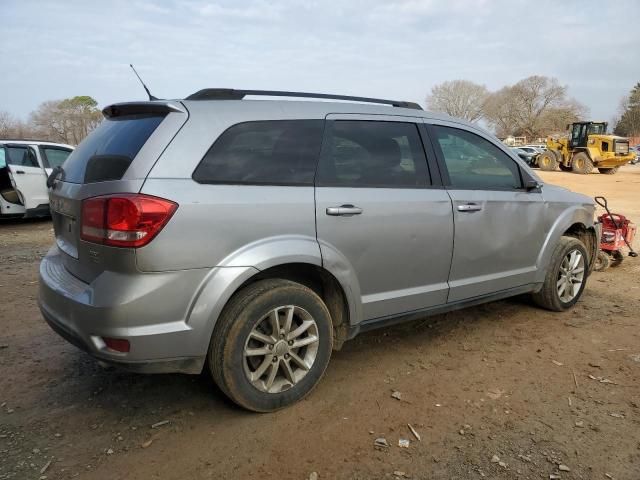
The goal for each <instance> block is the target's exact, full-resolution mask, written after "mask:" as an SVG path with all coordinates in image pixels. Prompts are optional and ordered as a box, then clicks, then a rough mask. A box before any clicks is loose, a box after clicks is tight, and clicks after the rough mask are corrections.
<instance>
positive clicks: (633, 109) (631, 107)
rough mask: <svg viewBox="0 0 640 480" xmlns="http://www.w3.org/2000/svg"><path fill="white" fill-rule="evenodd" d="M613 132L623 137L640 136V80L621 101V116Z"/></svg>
mask: <svg viewBox="0 0 640 480" xmlns="http://www.w3.org/2000/svg"><path fill="white" fill-rule="evenodd" d="M613 133H615V134H616V135H621V136H623V137H638V136H640V82H638V83H637V84H636V85H635V87H633V88H632V89H631V92H629V95H627V96H626V97H624V98H623V99H622V101H621V102H620V116H619V118H618V119H617V121H616V126H615V128H614V129H613Z"/></svg>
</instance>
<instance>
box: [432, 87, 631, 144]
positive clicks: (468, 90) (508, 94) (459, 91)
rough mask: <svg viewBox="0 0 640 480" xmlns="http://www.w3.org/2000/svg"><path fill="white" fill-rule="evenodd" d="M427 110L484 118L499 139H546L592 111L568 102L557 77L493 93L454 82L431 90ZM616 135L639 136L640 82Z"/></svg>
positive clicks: (474, 119)
mask: <svg viewBox="0 0 640 480" xmlns="http://www.w3.org/2000/svg"><path fill="white" fill-rule="evenodd" d="M426 103H427V107H428V108H429V109H430V110H433V111H436V112H443V113H447V114H449V115H451V116H452V117H458V118H463V119H465V120H468V121H470V122H478V121H480V120H483V121H484V122H486V124H487V125H488V126H489V127H490V128H491V129H492V130H493V131H494V132H495V133H496V135H497V136H498V137H507V136H509V135H512V136H526V137H529V138H536V137H546V136H548V135H554V134H561V133H564V132H565V131H566V125H567V124H569V123H571V122H574V121H577V120H587V119H588V118H587V116H588V113H589V111H588V109H587V107H586V106H584V105H583V104H581V103H580V102H578V101H577V100H575V99H573V98H570V97H569V96H568V94H567V87H566V86H565V85H560V83H559V82H558V80H557V79H555V78H549V77H544V76H539V75H534V76H531V77H528V78H525V79H523V80H520V81H519V82H517V83H516V84H514V85H507V86H505V87H502V88H501V89H500V90H498V91H495V92H490V91H489V90H488V89H487V87H485V86H484V85H478V84H477V83H473V82H470V81H468V80H453V81H448V82H444V83H441V84H439V85H436V86H434V87H433V88H432V89H431V93H430V94H429V95H428V96H427V99H426ZM613 124H614V126H613V132H614V133H615V134H616V135H622V136H626V137H630V136H638V135H640V82H639V83H638V84H637V85H636V86H635V87H633V89H632V90H631V92H630V93H629V95H628V96H626V97H624V98H623V99H622V101H621V105H620V112H619V116H618V118H617V119H614V122H613Z"/></svg>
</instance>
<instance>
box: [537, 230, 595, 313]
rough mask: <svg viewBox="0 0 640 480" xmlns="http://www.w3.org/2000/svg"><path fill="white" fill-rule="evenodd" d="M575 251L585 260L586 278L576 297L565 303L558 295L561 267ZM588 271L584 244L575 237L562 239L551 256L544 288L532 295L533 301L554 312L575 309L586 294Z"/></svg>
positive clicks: (587, 256) (587, 257)
mask: <svg viewBox="0 0 640 480" xmlns="http://www.w3.org/2000/svg"><path fill="white" fill-rule="evenodd" d="M574 250H577V251H578V252H580V253H581V254H582V256H583V258H584V269H585V270H584V277H583V280H582V284H581V285H580V288H579V290H578V292H577V294H576V295H575V297H573V298H572V299H571V300H569V301H566V302H565V301H563V300H562V299H561V298H560V295H559V294H558V281H559V280H560V278H561V272H560V267H561V265H562V262H563V260H564V259H565V257H566V256H567V255H569V254H570V253H571V252H572V251H574ZM588 271H589V255H588V253H587V249H586V247H585V246H584V243H582V242H581V241H580V240H578V239H577V238H574V237H560V241H559V242H558V244H557V245H556V248H555V250H554V251H553V254H552V255H551V261H550V262H549V268H548V269H547V274H546V276H545V279H544V283H543V285H542V288H541V289H540V291H538V292H535V293H533V294H532V298H533V301H534V302H535V303H536V304H537V305H539V306H540V307H542V308H546V309H547V310H552V311H554V312H562V311H564V310H567V309H569V308H571V307H573V306H574V305H575V304H576V302H577V301H578V300H579V299H580V297H581V296H582V292H584V287H585V286H586V284H587V272H588Z"/></svg>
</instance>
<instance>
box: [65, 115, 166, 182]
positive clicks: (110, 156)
mask: <svg viewBox="0 0 640 480" xmlns="http://www.w3.org/2000/svg"><path fill="white" fill-rule="evenodd" d="M163 119H164V115H126V116H122V117H113V118H105V119H104V120H103V121H102V123H101V124H100V125H99V126H98V128H96V129H95V130H94V131H93V132H91V133H90V134H89V136H88V137H87V138H85V139H84V140H83V141H82V142H81V143H80V145H78V148H76V149H75V150H74V151H73V153H72V154H71V155H69V158H68V159H67V160H66V162H65V165H64V181H65V182H71V183H94V182H104V181H107V180H119V179H121V178H122V176H123V175H124V173H125V172H126V171H127V168H129V165H131V162H132V161H133V159H134V158H135V156H136V155H137V154H138V152H139V151H140V149H141V148H142V146H143V145H144V144H145V143H146V142H147V140H148V139H149V137H150V136H151V134H152V133H153V132H154V131H155V129H156V128H157V127H158V125H160V123H161V122H162V120H163Z"/></svg>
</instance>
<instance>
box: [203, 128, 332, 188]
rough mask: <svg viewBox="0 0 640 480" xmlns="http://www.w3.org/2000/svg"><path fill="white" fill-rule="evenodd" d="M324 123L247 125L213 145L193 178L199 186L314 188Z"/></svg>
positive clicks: (227, 132) (230, 132) (229, 131)
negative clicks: (224, 184) (205, 184)
mask: <svg viewBox="0 0 640 480" xmlns="http://www.w3.org/2000/svg"><path fill="white" fill-rule="evenodd" d="M323 127H324V121H323V120H272V121H259V122H246V123H240V124H238V125H234V126H233V127H231V128H229V129H228V130H226V131H225V132H224V133H223V134H222V135H220V137H219V138H218V139H217V140H216V141H215V143H214V144H213V145H212V146H211V148H210V149H209V151H208V152H207V154H206V155H205V156H204V158H203V159H202V162H200V165H198V167H197V168H196V170H195V172H194V173H193V179H194V180H195V181H196V182H200V183H228V184H254V185H313V177H314V175H315V171H316V165H317V163H318V155H319V153H320V145H321V142H322V130H323Z"/></svg>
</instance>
